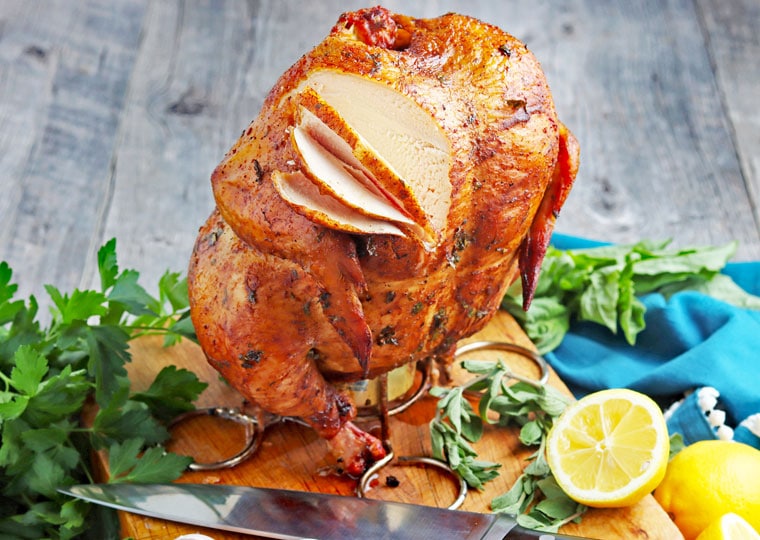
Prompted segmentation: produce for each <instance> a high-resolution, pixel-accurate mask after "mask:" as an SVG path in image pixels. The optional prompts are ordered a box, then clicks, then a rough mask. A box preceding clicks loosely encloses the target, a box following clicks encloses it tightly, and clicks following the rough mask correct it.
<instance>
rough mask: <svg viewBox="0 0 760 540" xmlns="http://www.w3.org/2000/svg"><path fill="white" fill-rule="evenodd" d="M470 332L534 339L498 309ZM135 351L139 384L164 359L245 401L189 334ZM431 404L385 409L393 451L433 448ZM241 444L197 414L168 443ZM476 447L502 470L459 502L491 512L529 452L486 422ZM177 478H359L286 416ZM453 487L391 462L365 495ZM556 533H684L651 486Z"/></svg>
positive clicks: (225, 427)
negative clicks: (212, 466)
mask: <svg viewBox="0 0 760 540" xmlns="http://www.w3.org/2000/svg"><path fill="white" fill-rule="evenodd" d="M473 340H499V341H507V342H511V343H516V344H519V345H522V346H524V347H528V348H533V345H532V343H531V342H530V340H529V339H528V338H527V337H526V336H525V334H524V333H523V332H522V329H521V328H520V327H519V326H518V325H517V323H515V321H514V320H513V319H512V318H511V317H510V316H509V315H508V314H506V313H503V312H499V313H498V314H497V315H496V317H495V318H494V319H493V320H492V321H491V323H490V324H489V325H488V326H487V327H486V328H485V329H484V330H482V331H481V332H480V333H478V334H477V335H475V336H473V337H472V338H470V339H468V340H466V341H473ZM131 352H132V355H133V361H132V363H131V364H130V365H129V366H128V369H129V373H130V377H131V379H132V381H133V385H134V388H135V390H138V389H143V388H145V387H147V385H148V384H149V383H150V382H151V381H152V380H153V377H154V376H155V374H156V373H158V371H159V370H160V369H161V368H162V367H164V366H166V365H169V364H173V365H176V366H178V367H184V368H187V369H189V370H191V371H193V372H195V373H196V374H197V375H198V376H199V378H201V379H202V380H204V381H205V382H208V383H209V387H208V388H207V389H206V391H204V393H203V394H202V395H201V397H200V398H199V402H198V406H199V407H211V406H227V407H238V408H241V409H244V408H245V405H244V402H243V399H242V397H241V396H240V395H239V394H238V393H237V392H235V391H234V390H232V389H231V388H230V387H228V386H227V385H226V384H225V383H224V382H222V381H221V380H220V379H219V377H218V376H217V373H216V372H215V371H214V370H213V369H212V368H210V367H209V366H208V365H207V363H206V361H205V359H204V357H203V353H202V352H201V351H200V348H199V347H198V346H197V345H195V344H193V343H190V342H184V343H182V344H180V345H177V346H174V347H169V348H164V347H162V345H161V338H157V337H149V338H141V339H138V340H135V341H134V342H133V343H132V347H131ZM496 357H501V358H504V359H505V360H507V361H508V363H509V364H510V365H511V366H512V368H513V370H514V371H516V372H519V373H523V374H524V375H527V376H530V377H537V375H538V370H537V368H535V366H533V364H532V362H531V361H529V360H527V359H525V358H524V357H522V356H519V355H516V354H513V353H505V352H499V353H492V352H485V353H480V352H478V353H471V354H470V355H468V358H490V359H493V358H496ZM600 369H601V366H600ZM458 376H459V377H461V376H463V374H461V373H455V380H456V378H457V377H458ZM549 383H550V384H552V385H553V386H555V387H557V388H558V389H560V390H561V391H562V392H564V393H566V394H567V395H570V393H569V391H568V390H567V387H566V386H565V385H564V384H563V383H562V381H561V380H560V379H559V378H558V377H557V375H556V374H555V373H554V372H551V373H550V379H549ZM435 403H436V399H435V398H433V397H431V396H426V397H424V398H422V399H421V400H419V401H417V402H416V403H415V404H414V405H413V406H412V407H411V408H409V409H408V410H406V411H404V412H403V413H400V414H397V415H394V416H392V417H391V422H390V440H391V443H392V445H393V449H394V451H395V454H396V456H429V455H430V437H429V431H428V422H429V421H430V419H431V418H432V416H433V414H434V410H435ZM372 427H373V426H372V424H371V422H370V423H369V424H367V428H368V429H372ZM243 443H244V434H243V428H242V427H241V426H240V425H239V424H236V423H234V422H231V421H227V420H221V419H219V418H212V417H208V416H203V417H198V418H196V419H193V420H189V421H186V422H183V423H181V424H180V425H178V426H176V427H175V428H173V430H172V441H171V443H170V444H169V448H170V449H171V450H172V451H175V452H178V453H183V454H187V455H192V456H193V457H195V459H196V461H199V462H212V461H217V460H219V459H222V458H225V457H229V456H232V455H234V454H236V453H237V452H238V451H239V450H240V449H241V448H242V446H243ZM474 446H475V448H476V450H477V451H478V453H479V456H480V457H481V458H482V459H485V460H489V461H495V462H499V463H501V464H502V468H501V473H500V476H499V478H497V479H496V480H494V481H492V482H490V483H488V484H487V485H486V488H485V489H484V490H483V491H481V492H479V491H475V490H470V491H469V492H468V494H467V498H466V499H465V502H464V503H463V504H462V506H461V509H463V510H469V511H475V512H489V504H490V501H491V500H492V499H493V498H494V497H495V496H496V495H499V494H501V493H504V492H505V491H507V490H508V489H509V488H510V487H511V486H512V484H513V483H514V480H515V479H516V478H517V476H518V475H519V474H520V472H521V471H522V469H523V468H524V466H525V465H526V462H525V458H526V457H527V456H528V455H529V454H530V453H531V450H530V449H527V448H525V447H523V446H522V445H521V444H520V443H519V441H518V439H517V434H516V430H515V429H504V428H492V429H489V428H487V429H486V433H485V435H484V437H483V439H482V440H481V441H479V442H478V443H477V444H476V445H474ZM96 469H97V470H98V472H99V474H100V476H101V478H105V477H106V475H107V471H106V462H105V461H104V458H103V456H98V457H96ZM389 477H394V478H395V479H396V480H398V486H396V487H389V486H388V485H387V483H388V482H387V480H388V478H389ZM179 482H194V483H210V484H239V485H247V486H260V487H278V488H287V489H296V490H305V491H316V492H323V493H334V494H340V495H353V494H354V493H355V490H356V485H357V482H356V481H355V480H353V479H351V478H347V477H345V476H339V475H337V474H336V473H335V463H334V461H333V460H332V458H331V457H330V455H329V454H328V452H327V448H326V445H325V443H324V441H323V440H321V439H320V438H318V437H317V436H316V435H315V434H314V433H313V432H312V431H311V430H310V429H308V428H306V427H304V426H301V425H299V424H295V423H289V422H285V423H279V424H275V425H273V426H271V427H269V428H267V430H266V431H265V433H264V439H263V442H262V444H261V446H260V447H259V449H258V450H257V452H256V453H255V454H254V455H253V456H252V457H251V458H249V459H248V460H247V461H245V462H243V463H242V464H240V465H238V466H237V467H235V468H232V469H225V470H217V471H207V472H200V471H188V472H186V473H185V474H184V475H183V476H182V477H181V478H180V479H179ZM392 483H393V484H395V482H392ZM456 493H457V488H456V485H455V482H453V481H452V479H451V478H449V477H448V476H447V475H446V474H445V473H441V472H438V471H436V470H434V469H432V468H429V467H419V466H401V465H399V464H398V463H393V464H391V465H390V466H388V467H386V468H385V469H383V470H381V471H380V472H379V474H378V479H377V482H376V486H374V487H373V488H372V489H371V490H370V491H369V496H371V497H376V498H383V499H388V500H399V501H404V502H414V503H419V504H428V505H436V506H448V505H449V504H450V503H451V502H452V501H453V500H454V498H455V496H456ZM119 518H120V521H121V525H122V534H123V536H124V537H132V538H135V539H136V540H147V539H162V540H163V539H175V538H177V537H179V536H181V535H183V534H189V533H192V532H198V533H202V534H205V535H207V536H209V537H211V538H214V539H217V540H225V539H243V538H252V537H250V536H244V535H238V534H232V533H223V532H220V531H213V530H204V529H200V528H198V527H194V526H187V525H181V524H176V523H172V522H167V521H162V520H156V519H150V518H144V517H141V516H137V515H133V514H127V513H120V516H119ZM562 532H564V533H566V534H573V535H579V536H585V537H589V538H598V539H605V540H607V539H621V540H622V539H628V540H630V539H637V538H640V539H650V540H651V539H662V540H673V539H678V538H682V536H681V534H680V532H679V531H678V529H677V528H676V527H675V525H674V524H673V522H672V521H671V520H670V518H669V517H668V516H667V514H666V513H665V512H664V511H663V510H662V508H661V507H660V506H659V505H658V504H657V502H656V501H655V500H654V498H653V497H652V496H651V495H650V496H647V497H646V498H645V499H644V500H643V501H641V502H640V503H638V504H637V505H635V506H632V507H630V508H622V509H604V510H602V509H592V510H589V511H588V512H587V513H586V514H585V515H584V516H583V519H582V521H581V523H580V524H568V525H566V526H565V527H563V529H562Z"/></svg>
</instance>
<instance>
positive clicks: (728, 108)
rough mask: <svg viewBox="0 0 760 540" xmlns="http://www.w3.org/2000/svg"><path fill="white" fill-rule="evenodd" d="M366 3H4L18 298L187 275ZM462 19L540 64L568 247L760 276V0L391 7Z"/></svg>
mask: <svg viewBox="0 0 760 540" xmlns="http://www.w3.org/2000/svg"><path fill="white" fill-rule="evenodd" d="M364 4H365V3H363V2H358V1H355V0H352V1H350V2H343V1H339V0H328V1H321V2H310V1H305V0H283V1H272V0H262V1H251V2H238V1H234V0H217V1H210V0H208V1H202V2H201V1H198V2H182V1H180V0H166V1H160V2H159V1H150V0H118V1H115V2H111V1H109V0H89V1H88V2H85V3H71V2H66V1H63V0H57V1H42V0H31V1H29V0H6V1H4V2H2V3H0V191H1V192H2V193H3V197H0V218H1V219H2V223H3V225H4V226H3V227H2V229H0V260H6V261H8V262H9V264H10V265H11V267H12V268H13V269H14V270H15V271H16V278H17V281H18V282H19V285H20V291H19V294H20V295H26V294H29V293H34V294H36V295H37V296H38V297H40V300H41V303H42V304H43V306H44V305H45V304H46V303H47V301H46V300H47V297H46V294H45V292H44V289H43V284H44V283H53V284H55V285H57V286H60V287H61V288H62V289H65V290H68V289H71V288H73V287H76V286H90V285H91V284H92V283H93V282H94V281H95V280H96V277H97V276H96V270H95V252H96V250H97V249H98V247H99V246H100V245H102V244H103V243H104V242H105V241H107V240H108V239H109V238H111V237H116V238H117V240H118V251H119V254H120V261H121V263H122V266H123V267H131V268H136V269H138V270H140V271H141V272H142V273H143V275H144V276H145V283H146V285H147V286H148V288H150V284H151V283H154V282H155V280H156V279H157V277H158V276H160V275H161V273H163V272H164V271H165V270H167V269H171V270H178V271H183V270H184V269H185V268H186V264H187V258H188V256H189V253H190V250H191V247H192V242H193V238H194V235H195V232H196V231H197V228H198V226H199V225H200V224H201V222H202V221H203V219H204V218H205V216H206V215H207V214H208V213H209V212H210V210H211V207H212V205H213V201H212V197H211V190H210V185H209V176H210V174H211V171H212V170H213V168H214V167H215V165H216V164H217V163H218V162H219V161H220V159H221V157H222V155H223V153H224V152H225V151H226V150H227V148H228V147H229V146H230V145H231V144H232V142H233V141H234V140H235V139H236V138H237V136H238V135H239V133H240V131H241V130H242V129H243V128H244V127H245V126H246V125H247V124H248V122H249V121H250V120H251V119H252V118H253V116H254V115H256V114H257V112H258V109H259V107H260V105H261V103H262V101H263V98H264V96H265V95H266V93H267V92H268V91H269V88H270V87H271V85H272V84H273V83H274V81H275V79H276V78H277V76H278V75H279V74H280V73H282V72H283V71H284V70H285V69H286V68H287V67H288V66H290V65H291V64H292V63H293V62H294V61H295V60H296V59H297V58H298V57H299V56H300V55H302V54H304V53H305V52H307V51H308V49H309V48H310V47H312V46H313V45H314V44H315V43H317V42H318V41H319V40H320V39H322V38H323V37H324V36H325V35H326V34H327V33H328V32H329V30H330V28H331V27H332V25H333V24H334V22H335V20H336V19H337V17H338V15H339V13H341V12H342V11H344V10H349V9H356V8H358V7H362V6H363V5H364ZM385 4H386V5H387V6H388V7H389V8H391V9H394V10H398V11H402V12H407V13H409V14H411V15H413V16H418V17H433V16H436V15H439V14H441V13H444V12H447V11H459V12H462V13H467V14H469V15H472V16H475V17H478V18H481V19H483V20H485V21H488V22H491V23H493V24H496V25H498V26H500V27H502V28H504V29H506V30H507V31H509V32H510V33H513V34H514V35H516V36H517V37H519V38H521V39H523V40H524V41H525V42H526V43H527V44H528V46H529V47H530V48H531V50H532V51H533V52H534V53H535V54H536V56H537V57H538V58H539V60H540V61H541V63H542V65H543V67H544V69H545V71H546V74H547V77H548V79H549V82H550V84H551V86H552V89H553V92H554V97H555V101H556V104H557V108H558V110H559V113H560V116H561V118H562V119H563V120H564V121H565V122H566V123H567V124H568V126H569V127H570V128H571V129H572V130H574V132H575V133H576V135H578V138H579V139H580V141H581V148H582V150H581V155H582V158H581V170H580V173H579V177H578V180H577V183H576V186H575V189H574V190H573V192H572V194H571V195H570V198H569V201H568V204H567V206H566V207H565V209H564V211H563V213H562V216H561V218H560V220H559V222H558V230H559V231H561V232H565V233H569V234H577V235H582V236H587V237H592V238H597V239H602V240H609V241H614V242H629V241H634V240H637V239H639V238H643V237H647V238H673V239H674V241H675V243H677V244H679V245H685V244H707V243H714V244H717V243H725V242H728V241H731V240H734V239H736V240H739V241H740V247H739V251H738V254H737V259H740V260H748V259H760V226H759V223H760V218H759V217H758V208H760V201H759V198H760V187H759V185H758V184H759V183H760V179H758V174H759V173H758V170H759V168H758V159H760V158H758V156H760V150H759V148H760V144H758V141H759V140H760V121H758V117H757V113H756V111H755V108H756V107H755V104H754V101H755V96H756V95H757V93H758V91H759V90H758V77H760V75H758V72H759V70H758V69H756V68H757V58H758V57H760V44H758V37H757V36H758V35H760V15H758V7H757V3H756V2H754V1H753V0H731V1H727V2H719V3H715V2H701V1H697V2H691V1H687V0H667V1H664V2H663V1H659V0H640V1H637V2H623V1H619V2H604V3H599V2H596V1H593V0H541V1H537V2H522V3H517V2H515V3H509V4H504V3H498V2H489V1H485V0H480V1H464V0H459V1H454V0H451V1H444V0H440V1H428V2H419V3H413V4H409V3H408V2H402V1H400V0H397V1H388V2H386V3H385Z"/></svg>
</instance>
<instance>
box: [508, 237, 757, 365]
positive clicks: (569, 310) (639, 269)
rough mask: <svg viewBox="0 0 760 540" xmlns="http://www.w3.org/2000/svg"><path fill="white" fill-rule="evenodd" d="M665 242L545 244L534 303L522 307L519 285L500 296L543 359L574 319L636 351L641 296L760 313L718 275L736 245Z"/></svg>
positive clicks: (642, 308) (730, 282)
mask: <svg viewBox="0 0 760 540" xmlns="http://www.w3.org/2000/svg"><path fill="white" fill-rule="evenodd" d="M669 245H670V241H662V242H654V241H648V240H643V241H641V242H638V243H636V244H632V245H615V246H599V247H591V248H587V249H569V250H560V249H557V248H555V247H553V246H550V247H549V248H548V250H547V252H546V256H545V257H544V261H543V264H542V266H541V273H540V276H539V279H538V283H537V286H536V292H535V297H534V300H533V302H532V304H531V306H530V309H528V311H527V312H525V311H523V309H522V293H521V291H520V286H519V282H518V283H515V285H514V286H513V287H512V288H510V290H509V291H508V292H507V294H506V295H505V296H504V299H503V301H502V304H501V307H502V308H503V309H505V310H507V311H509V312H510V313H511V314H512V316H514V317H515V319H516V320H517V322H518V323H519V324H520V325H521V326H522V328H523V329H524V331H525V333H526V334H527V335H528V337H530V338H531V340H532V341H533V343H534V344H535V345H536V347H537V348H538V351H539V353H541V354H546V353H547V352H549V351H551V350H553V349H555V348H556V347H557V346H559V344H560V343H561V342H562V340H563V338H564V337H565V334H566V333H567V332H568V330H569V328H570V323H571V320H573V319H575V320H579V321H590V322H594V323H598V324H600V325H603V326H605V327H606V328H608V329H609V330H610V331H611V332H613V333H615V334H617V332H618V331H621V332H622V333H623V336H624V337H625V339H626V340H627V342H628V343H630V344H631V345H634V344H635V343H636V336H637V335H638V334H639V333H640V332H641V331H642V330H643V329H644V326H645V323H644V312H645V310H646V308H645V306H644V304H643V303H642V301H641V300H640V299H639V296H641V295H644V294H647V293H651V292H659V293H661V294H663V295H664V296H665V297H666V298H667V297H669V296H671V295H673V294H675V293H676V292H679V291H682V290H693V291H699V292H702V293H704V294H707V295H709V296H712V297H714V298H718V299H720V300H723V301H725V302H728V303H731V304H734V305H737V306H741V307H746V308H752V309H760V297H757V296H753V295H751V294H749V293H747V292H745V291H744V290H742V289H741V288H740V287H739V286H738V285H737V284H736V283H735V282H734V281H733V280H732V279H731V278H730V277H729V276H727V275H725V274H721V273H720V272H721V270H722V269H723V268H724V267H725V266H726V263H727V262H728V261H729V259H730V258H731V257H732V256H733V255H734V253H735V251H736V243H735V242H732V243H729V244H726V245H724V246H715V247H713V246H707V247H697V248H684V249H672V248H669V247H668V246H669Z"/></svg>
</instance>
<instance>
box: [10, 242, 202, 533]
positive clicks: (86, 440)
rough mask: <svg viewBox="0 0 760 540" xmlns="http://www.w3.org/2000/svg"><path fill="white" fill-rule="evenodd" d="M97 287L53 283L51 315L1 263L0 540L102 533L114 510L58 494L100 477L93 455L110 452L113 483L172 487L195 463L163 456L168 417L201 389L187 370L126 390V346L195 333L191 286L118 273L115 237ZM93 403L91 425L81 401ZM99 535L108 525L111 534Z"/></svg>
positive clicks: (104, 252) (170, 278) (174, 278)
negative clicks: (20, 293) (150, 286)
mask: <svg viewBox="0 0 760 540" xmlns="http://www.w3.org/2000/svg"><path fill="white" fill-rule="evenodd" d="M98 270H99V273H100V289H99V290H74V291H73V292H72V293H70V294H64V293H62V292H61V291H59V290H58V289H57V288H55V287H53V286H50V285H48V286H46V291H47V293H48V295H49V296H50V300H51V304H52V305H51V308H50V311H51V316H52V317H51V321H50V323H49V324H47V325H45V326H43V325H42V324H41V323H40V322H39V320H38V317H37V316H38V309H39V304H38V303H37V300H36V299H35V297H34V296H30V297H29V298H28V300H26V301H24V300H19V299H16V298H15V293H16V291H17V285H15V284H14V283H12V282H11V278H12V270H11V268H10V267H9V266H8V264H7V263H5V262H2V263H0V434H1V436H2V441H1V443H0V537H2V538H34V539H39V538H62V539H68V538H75V537H80V536H83V535H85V533H86V536H88V537H92V538H96V537H100V538H105V537H107V536H111V535H112V534H111V533H112V532H113V531H114V528H113V527H114V526H113V523H109V522H107V520H106V521H102V522H101V521H99V520H98V519H96V518H102V517H104V516H108V517H109V518H110V519H112V518H113V514H112V513H110V514H109V513H106V512H102V511H101V510H99V509H95V510H92V509H91V508H90V505H87V504H86V503H83V502H81V501H77V500H72V499H70V498H68V497H66V496H63V495H61V494H59V493H58V492H57V491H56V489H57V488H58V487H61V486H67V485H72V484H76V483H87V482H92V481H93V473H92V471H91V468H90V458H91V452H92V451H93V450H104V451H106V452H107V453H108V459H109V469H110V472H111V478H110V480H109V481H111V482H168V481H171V480H174V479H176V478H177V477H178V476H179V475H180V474H181V473H182V472H183V471H184V470H185V469H186V467H187V465H188V464H189V462H190V461H191V460H190V458H187V457H184V456H178V455H175V454H171V453H167V452H166V451H165V450H164V449H163V447H162V446H161V444H162V443H163V442H165V441H166V440H167V439H168V437H169V433H168V431H167V429H166V427H165V424H164V422H165V421H166V420H167V419H168V418H171V417H173V416H175V415H177V414H179V413H181V412H184V411H187V410H191V409H192V408H193V401H194V400H195V399H196V398H197V397H198V395H199V394H200V392H202V391H203V389H204V388H205V387H206V384H205V383H202V382H200V381H199V380H198V379H197V377H195V375H194V374H192V373H190V372H189V371H187V370H181V369H180V370H178V369H176V368H175V367H168V368H165V369H164V370H162V371H161V372H160V373H159V375H158V376H157V377H156V379H155V381H154V382H153V384H152V385H151V386H150V387H149V388H148V389H147V390H146V391H144V392H140V393H134V392H132V390H131V388H130V382H129V379H128V378H127V372H126V369H125V367H124V366H125V364H126V363H127V362H129V361H130V360H131V356H130V353H129V345H128V342H129V340H130V339H132V338H134V337H136V336H139V335H144V334H146V333H153V334H163V335H164V336H166V337H165V341H166V343H167V344H171V343H174V342H176V341H178V340H179V339H181V338H182V337H186V338H191V339H192V338H194V333H193V331H192V324H191V323H190V319H189V310H188V304H189V303H188V299H187V283H186V281H185V280H184V279H181V278H180V275H179V274H177V273H171V272H167V273H166V274H164V276H163V277H162V278H161V280H160V281H159V287H158V288H159V295H158V297H157V298H155V297H153V296H151V295H150V294H148V293H147V292H146V291H145V289H144V288H143V287H142V286H141V285H139V284H138V278H139V274H138V272H136V271H135V270H123V271H120V270H119V267H118V264H117V261H116V242H115V240H111V241H110V242H108V243H106V244H105V245H104V246H103V247H101V249H100V250H99V251H98ZM91 402H93V403H94V405H95V409H96V410H97V412H96V414H95V415H94V418H93V421H92V424H91V425H90V426H87V425H84V424H83V423H82V422H81V414H82V412H83V410H84V408H85V406H86V405H87V404H89V403H91ZM104 531H110V532H108V533H106V532H104Z"/></svg>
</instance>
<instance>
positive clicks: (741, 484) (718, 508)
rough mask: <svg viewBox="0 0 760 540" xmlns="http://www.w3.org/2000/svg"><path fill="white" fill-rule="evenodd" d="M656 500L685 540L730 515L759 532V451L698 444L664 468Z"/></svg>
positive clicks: (727, 443) (722, 443)
mask: <svg viewBox="0 0 760 540" xmlns="http://www.w3.org/2000/svg"><path fill="white" fill-rule="evenodd" d="M654 497H655V499H657V501H658V502H659V503H660V505H662V507H663V508H664V509H665V511H666V512H667V513H668V514H669V515H670V517H671V518H673V521H674V522H675V524H676V526H677V527H678V528H679V529H680V530H681V532H682V533H683V535H684V537H685V538H686V540H692V539H694V538H696V537H697V536H698V535H699V533H701V532H702V531H703V530H704V529H705V528H707V526H708V525H709V524H710V523H711V522H713V521H715V520H716V519H718V518H719V517H720V516H722V515H723V514H727V513H729V512H733V513H735V514H738V515H740V516H741V517H743V518H744V519H745V520H747V521H748V522H749V523H750V524H751V525H752V526H753V527H754V528H755V529H756V530H760V450H756V449H755V448H753V447H751V446H749V445H746V444H742V443H738V442H732V441H717V440H711V441H699V442H696V443H694V444H691V445H689V446H687V447H686V448H684V449H683V450H681V451H680V452H679V453H678V454H676V456H675V457H674V458H673V459H672V460H671V461H670V463H669V464H668V468H667V471H666V472H665V478H663V480H662V482H661V483H660V485H659V486H658V487H657V489H656V490H655V492H654Z"/></svg>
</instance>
